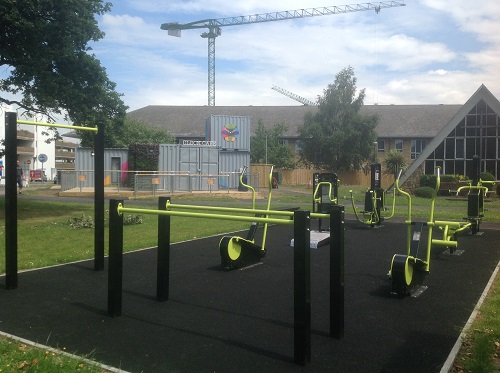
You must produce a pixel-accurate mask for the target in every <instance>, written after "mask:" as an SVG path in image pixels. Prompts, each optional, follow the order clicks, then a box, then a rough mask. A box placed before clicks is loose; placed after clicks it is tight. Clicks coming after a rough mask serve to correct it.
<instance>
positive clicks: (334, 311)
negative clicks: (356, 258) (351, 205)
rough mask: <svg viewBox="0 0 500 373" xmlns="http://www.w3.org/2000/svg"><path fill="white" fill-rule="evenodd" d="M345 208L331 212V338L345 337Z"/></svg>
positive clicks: (335, 208) (334, 209)
mask: <svg viewBox="0 0 500 373" xmlns="http://www.w3.org/2000/svg"><path fill="white" fill-rule="evenodd" d="M344 228H345V227H344V206H340V205H334V206H332V207H331V210H330V336H331V337H335V338H342V337H343V336H344Z"/></svg>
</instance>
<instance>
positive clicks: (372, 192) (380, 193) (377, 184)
mask: <svg viewBox="0 0 500 373" xmlns="http://www.w3.org/2000/svg"><path fill="white" fill-rule="evenodd" d="M370 169H371V173H370V175H371V177H370V189H368V190H367V191H366V192H365V204H364V209H363V211H358V209H357V207H356V205H355V203H354V196H353V194H352V190H350V191H349V195H350V197H351V203H352V208H353V210H354V215H355V217H356V220H358V221H359V222H360V223H363V224H365V225H369V226H370V227H372V228H373V227H375V226H380V225H381V223H382V222H383V221H384V220H389V219H391V218H392V217H393V216H394V210H395V205H396V193H393V199H392V209H391V212H390V214H389V215H385V212H386V211H387V210H388V209H387V208H386V207H385V190H384V189H383V188H382V166H381V164H380V163H372V164H371V166H370Z"/></svg>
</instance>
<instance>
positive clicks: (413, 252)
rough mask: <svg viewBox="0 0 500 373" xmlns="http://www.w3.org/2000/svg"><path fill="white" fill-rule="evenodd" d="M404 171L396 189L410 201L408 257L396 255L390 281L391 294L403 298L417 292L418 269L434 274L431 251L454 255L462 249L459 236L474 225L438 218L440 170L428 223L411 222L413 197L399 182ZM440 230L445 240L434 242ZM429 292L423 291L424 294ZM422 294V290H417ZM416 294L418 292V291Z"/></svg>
mask: <svg viewBox="0 0 500 373" xmlns="http://www.w3.org/2000/svg"><path fill="white" fill-rule="evenodd" d="M401 173H402V171H400V172H399V175H398V177H397V179H396V182H395V188H396V190H397V191H398V192H399V193H401V194H402V195H404V196H405V197H406V198H407V199H408V219H407V220H406V221H405V224H406V226H407V240H406V254H395V255H394V256H393V257H392V261H391V269H390V270H389V273H388V275H389V278H390V279H391V285H392V288H391V293H392V294H395V295H398V296H400V297H403V296H406V295H410V294H411V293H412V292H413V290H414V289H413V287H414V284H412V282H413V278H414V270H418V271H420V272H421V273H423V274H427V273H429V271H430V259H431V248H432V247H433V246H441V247H445V248H447V249H449V250H450V252H453V251H454V250H456V248H457V247H458V242H457V235H458V233H460V232H462V231H464V230H466V229H469V228H470V226H471V223H470V222H469V223H466V224H463V223H460V222H454V221H440V220H435V219H434V207H435V202H436V196H437V193H438V191H439V186H440V182H441V181H440V168H439V167H438V169H437V179H436V186H435V188H434V193H433V195H432V199H431V210H430V216H429V221H428V222H413V221H412V220H411V211H412V210H411V209H412V207H411V196H410V194H409V193H407V192H405V191H403V190H401V189H400V187H399V179H400V177H401ZM424 226H427V227H428V232H427V244H426V251H425V257H424V258H421V257H419V246H420V242H421V237H422V233H423V228H424ZM434 227H437V228H439V229H441V231H442V232H443V235H442V238H441V239H434V238H433V237H432V234H433V228H434ZM422 290H425V289H422V288H420V291H422ZM417 291H418V290H417ZM414 293H416V292H414Z"/></svg>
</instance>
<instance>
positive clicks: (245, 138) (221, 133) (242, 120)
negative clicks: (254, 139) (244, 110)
mask: <svg viewBox="0 0 500 373" xmlns="http://www.w3.org/2000/svg"><path fill="white" fill-rule="evenodd" d="M250 124H251V117H247V116H230V115H211V116H210V117H209V118H207V119H206V121H205V139H206V140H207V141H211V142H213V143H215V144H216V146H217V147H218V148H219V149H222V150H240V151H250Z"/></svg>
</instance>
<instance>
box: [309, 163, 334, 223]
mask: <svg viewBox="0 0 500 373" xmlns="http://www.w3.org/2000/svg"><path fill="white" fill-rule="evenodd" d="M339 182H340V181H339V179H338V177H337V174H335V173H317V172H315V173H314V174H313V190H314V193H313V209H312V211H313V212H315V213H321V214H327V213H328V212H329V211H330V208H331V206H333V205H337V204H338V201H339V200H338V195H339ZM324 230H326V231H327V230H328V228H326V229H324V228H323V226H322V220H321V219H318V231H319V232H321V231H324Z"/></svg>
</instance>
